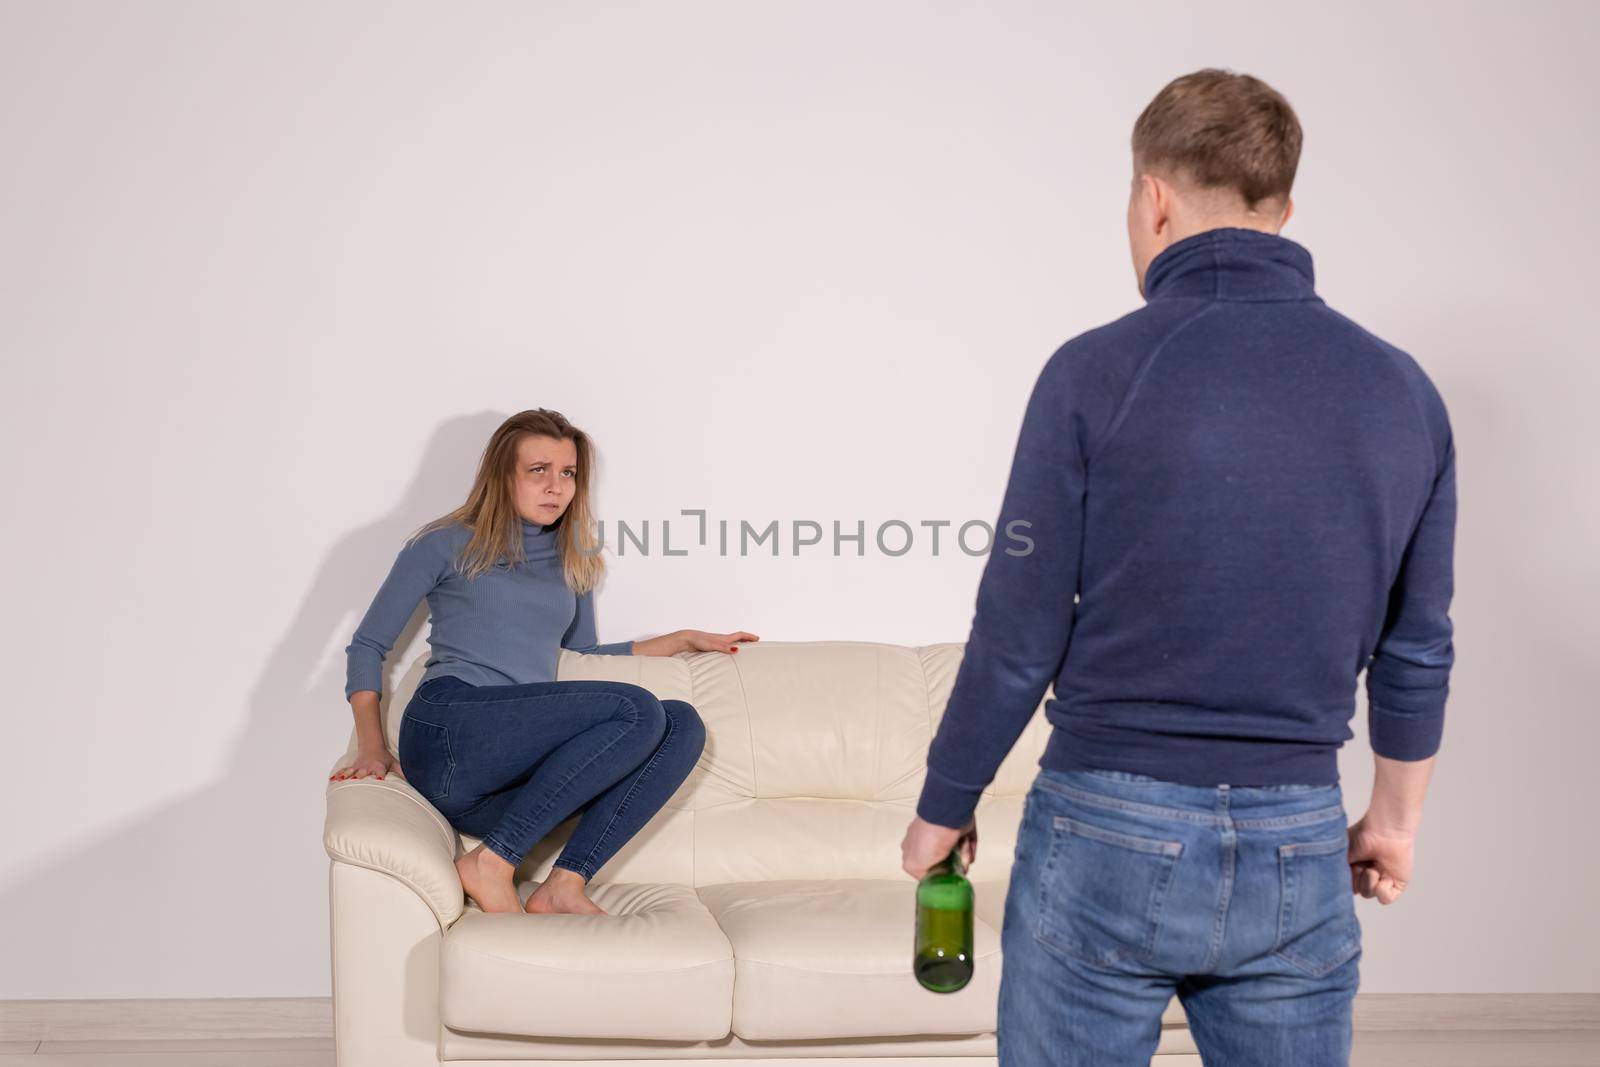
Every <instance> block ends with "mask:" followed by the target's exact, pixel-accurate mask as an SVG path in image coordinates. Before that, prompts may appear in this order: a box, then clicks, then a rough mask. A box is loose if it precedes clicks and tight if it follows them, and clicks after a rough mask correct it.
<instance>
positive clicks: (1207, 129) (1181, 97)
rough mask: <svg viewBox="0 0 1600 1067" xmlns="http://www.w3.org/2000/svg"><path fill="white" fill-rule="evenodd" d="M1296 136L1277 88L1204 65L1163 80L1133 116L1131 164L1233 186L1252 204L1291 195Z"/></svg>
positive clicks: (1142, 169)
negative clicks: (1165, 82)
mask: <svg viewBox="0 0 1600 1067" xmlns="http://www.w3.org/2000/svg"><path fill="white" fill-rule="evenodd" d="M1301 136H1302V135H1301V131H1300V120H1299V119H1298V118H1296V117H1295V113H1294V109H1293V108H1292V107H1290V106H1289V101H1287V100H1285V99H1284V97H1283V94H1282V93H1279V92H1278V91H1277V90H1276V89H1274V88H1272V86H1270V85H1268V84H1267V83H1266V82H1264V81H1262V80H1261V79H1259V78H1253V77H1251V76H1250V75H1248V74H1235V73H1234V72H1233V71H1231V70H1222V69H1219V68H1216V67H1207V68H1205V69H1204V70H1197V71H1195V72H1194V73H1193V74H1185V75H1183V76H1182V77H1179V78H1174V79H1173V80H1172V81H1170V82H1168V83H1167V85H1166V87H1165V88H1163V89H1162V90H1161V91H1160V92H1159V93H1157V94H1156V96H1155V99H1154V100H1152V101H1150V103H1149V105H1148V106H1146V107H1145V109H1144V111H1143V112H1142V113H1141V114H1140V115H1139V120H1138V121H1137V122H1135V123H1134V124H1133V159H1134V166H1135V168H1136V169H1137V171H1138V172H1140V173H1145V172H1155V173H1161V174H1163V176H1165V177H1169V178H1170V177H1176V178H1178V179H1180V180H1184V181H1187V182H1189V183H1192V184H1194V185H1197V186H1201V187H1210V188H1225V189H1232V190H1234V191H1236V192H1238V194H1239V195H1240V196H1242V197H1243V198H1244V202H1245V205H1246V206H1247V207H1249V208H1252V209H1253V208H1254V207H1255V206H1256V204H1258V203H1259V202H1261V201H1262V200H1266V199H1275V198H1279V197H1287V196H1288V195H1289V189H1290V187H1291V186H1293V185H1294V172H1295V169H1296V168H1297V167H1298V166H1299V165H1300V141H1301Z"/></svg>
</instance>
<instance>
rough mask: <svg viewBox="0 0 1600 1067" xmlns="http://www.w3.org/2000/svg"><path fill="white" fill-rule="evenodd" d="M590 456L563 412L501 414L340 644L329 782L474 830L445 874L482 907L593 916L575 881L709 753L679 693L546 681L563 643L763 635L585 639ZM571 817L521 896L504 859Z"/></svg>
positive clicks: (673, 650)
mask: <svg viewBox="0 0 1600 1067" xmlns="http://www.w3.org/2000/svg"><path fill="white" fill-rule="evenodd" d="M593 457H594V450H593V447H592V446H591V444H590V441H589V438H588V436H587V435H586V434H584V432H583V431H582V430H579V429H577V428H576V427H574V426H573V425H572V424H571V423H569V422H568V421H567V420H566V419H565V418H563V417H562V415H561V414H560V413H559V412H555V411H548V410H546V409H544V408H539V409H537V410H534V411H524V412H522V413H520V414H518V415H513V416H512V417H511V418H509V419H507V420H506V421H505V423H504V424H503V425H501V427H500V428H499V429H497V430H496V431H495V432H494V436H493V437H492V438H490V440H489V444H488V447H487V448H485V449H484V453H483V458H482V460H481V461H480V462H479V465H478V474H477V477H476V478H475V479H474V481H473V485H472V490H471V492H470V493H469V494H468V496H467V501H466V503H464V504H462V505H461V506H460V507H459V508H456V509H455V510H454V511H452V512H451V513H450V514H448V515H446V516H443V517H442V518H439V519H436V520H434V521H433V522H430V523H428V524H427V525H426V526H424V527H422V529H420V530H418V531H417V532H416V533H415V534H413V535H412V536H411V538H410V539H408V540H407V542H406V544H405V546H404V547H402V548H401V550H400V554H399V556H398V557H397V558H396V559H395V562H394V566H393V568H392V569H391V570H390V572H389V576H388V577H387V578H386V579H385V580H384V582H383V585H382V587H381V588H379V590H378V593H377V596H376V597H374V598H373V601H372V606H371V607H370V608H368V609H367V614H366V616H365V617H364V618H363V619H362V620H361V624H360V626H358V627H357V628H356V632H355V637H354V640H352V641H351V642H350V645H349V646H348V647H347V648H346V649H345V653H346V656H347V657H348V671H347V678H346V683H345V698H346V699H347V700H349V701H350V706H351V710H352V712H353V713H354V715H355V720H356V734H357V748H358V752H357V755H356V758H355V761H354V762H353V763H351V764H349V765H348V766H345V767H341V768H339V769H338V770H336V771H335V772H334V773H333V774H332V775H330V776H329V778H330V780H332V779H343V778H361V777H364V776H365V775H368V774H371V775H374V776H376V777H378V778H382V777H383V776H384V774H385V773H386V772H388V771H390V770H393V771H395V772H396V773H400V774H401V776H402V777H404V778H405V779H406V780H407V781H409V782H410V783H411V784H412V785H413V786H414V787H415V788H416V789H417V790H418V791H419V792H420V793H421V794H422V795H423V796H424V797H426V798H427V799H428V801H429V802H430V803H432V804H433V805H434V806H435V807H436V808H438V809H439V811H440V813H441V814H443V815H444V816H445V818H447V819H448V820H449V821H450V823H451V825H453V826H455V827H456V829H458V830H460V831H462V832H464V833H468V834H472V835H473V836H476V837H481V838H482V840H483V843H482V844H480V845H478V846H477V847H476V848H474V849H472V850H471V851H470V852H468V853H466V854H465V855H463V856H462V857H461V858H460V859H458V860H456V870H457V871H459V872H460V874H461V886H462V888H463V889H464V890H466V893H467V895H468V896H470V897H471V898H472V899H473V900H474V901H475V902H476V903H477V905H478V906H479V907H480V908H482V909H483V910H484V911H488V912H497V911H518V910H526V911H529V912H544V913H553V912H572V913H581V914H591V915H604V914H606V912H605V910H604V909H602V908H601V907H599V905H597V904H595V903H594V902H593V901H591V900H590V899H589V898H588V897H587V896H585V895H584V891H583V887H584V886H585V885H586V884H587V882H588V880H589V879H590V878H591V877H593V875H594V873H595V871H597V870H599V869H600V867H602V866H603V865H604V864H605V862H606V860H608V859H610V858H611V856H612V855H613V854H615V852H616V851H617V849H619V848H620V847H621V846H622V845H623V843H624V842H626V841H627V840H628V839H629V838H631V837H632V836H633V835H634V834H635V833H637V832H638V831H639V829H640V828H641V827H643V826H644V825H645V823H647V822H649V820H650V817H651V816H652V815H654V814H655V813H656V812H657V811H658V810H660V808H661V806H662V805H663V804H664V803H666V801H667V798H668V797H670V796H672V794H673V793H675V792H676V791H677V789H678V786H679V785H681V784H682V783H683V781H684V779H685V778H687V777H688V776H689V772H690V771H692V770H693V769H694V765H695V762H696V761H697V760H698V759H699V758H700V753H701V751H702V750H703V749H704V747H705V725H704V724H703V723H702V722H701V721H700V716H699V715H698V713H696V711H695V709H694V707H693V706H692V705H690V704H688V703H686V702H684V701H682V700H658V699H657V698H656V697H655V695H654V694H652V693H651V692H650V691H649V690H647V689H644V688H643V687H641V686H637V685H632V684H629V683H627V682H605V681H595V680H581V681H580V680H574V681H559V682H558V681H556V680H555V676H556V663H557V661H558V660H559V658H560V654H561V652H560V650H561V649H563V648H568V649H571V650H573V651H574V652H581V653H586V654H595V655H605V656H627V655H643V656H672V655H676V654H677V653H679V652H689V651H700V652H727V653H735V652H737V651H738V650H739V643H740V642H743V641H755V640H758V638H757V637H756V635H755V634H752V633H746V632H744V631H742V630H741V631H738V632H736V633H731V634H714V633H705V632H703V631H700V630H679V631H677V632H676V633H671V634H666V635H664V636H661V637H653V638H651V639H650V640H648V641H636V642H627V641H623V642H619V643H616V644H608V645H601V644H597V643H596V637H595V625H594V599H593V598H594V593H593V590H594V586H595V584H596V583H597V581H598V580H599V578H600V575H601V572H602V571H603V569H604V564H603V563H602V562H601V559H600V555H599V546H598V541H597V538H596V537H595V534H594V519H593V516H592V513H591V511H590V507H589V490H590V484H591V482H590V478H591V472H592V471H593ZM423 597H426V598H427V600H428V606H429V609H430V612H431V615H432V623H433V626H432V631H431V633H430V634H429V638H428V643H429V645H430V646H431V650H432V655H431V656H430V657H429V659H428V665H427V670H426V671H425V673H424V674H423V676H422V681H421V683H420V684H419V685H418V686H417V691H416V695H415V696H413V697H412V699H411V702H410V703H409V704H407V705H406V710H405V714H404V715H403V716H402V718H401V721H400V738H399V744H398V749H399V760H398V761H395V760H393V759H391V758H390V756H389V752H388V749H387V747H386V746H385V745H384V741H383V728H382V725H381V720H380V718H379V713H378V699H379V695H380V694H381V692H382V687H383V658H384V656H385V655H387V654H388V652H389V649H390V648H391V647H392V646H393V645H394V642H395V640H396V639H397V638H398V637H399V635H400V631H401V629H402V628H403V627H404V626H405V624H406V622H407V620H408V619H410V617H411V613H412V611H413V610H415V608H416V606H417V601H418V600H420V599H422V598H423ZM579 810H582V811H583V817H582V818H581V819H580V820H579V822H578V825H577V828H576V829H575V830H574V831H573V833H572V837H571V838H570V839H569V840H568V841H567V842H566V845H565V847H564V848H563V849H562V851H561V855H560V856H558V857H557V858H556V860H555V865H554V867H553V868H552V870H551V871H550V877H549V878H547V879H546V880H545V881H544V883H543V884H541V885H540V886H539V887H538V888H537V889H536V890H535V891H534V892H533V894H532V895H531V896H530V897H529V898H528V901H527V904H526V905H524V904H522V903H521V901H520V900H519V899H518V897H517V891H516V887H515V885H514V884H513V882H512V874H513V872H514V871H515V870H516V868H517V865H518V864H519V863H520V862H521V861H522V858H523V857H524V856H525V855H526V854H527V853H528V851H529V850H530V849H531V848H532V847H533V846H534V845H535V844H536V843H538V842H539V841H540V840H541V839H543V838H544V837H545V836H546V835H547V834H549V832H550V831H551V830H553V829H554V828H555V827H556V826H557V825H559V824H560V823H561V822H562V821H564V820H565V819H567V818H568V817H570V816H571V815H572V814H573V813H574V812H575V811H579Z"/></svg>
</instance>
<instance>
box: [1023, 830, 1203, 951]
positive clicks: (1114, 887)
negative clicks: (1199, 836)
mask: <svg viewBox="0 0 1600 1067" xmlns="http://www.w3.org/2000/svg"><path fill="white" fill-rule="evenodd" d="M1046 825H1047V827H1048V831H1049V848H1048V851H1047V852H1046V853H1045V859H1044V863H1043V864H1041V865H1040V868H1039V883H1038V893H1037V895H1036V900H1037V915H1036V918H1035V925H1034V936H1035V937H1036V938H1037V939H1038V940H1039V941H1041V942H1043V943H1044V944H1046V945H1048V946H1050V947H1051V948H1054V949H1056V950H1058V951H1060V952H1063V953H1065V954H1066V955H1068V956H1072V957H1075V958H1077V959H1079V960H1082V961H1084V962H1086V963H1091V964H1097V965H1102V966H1103V965H1105V964H1108V963H1112V962H1114V961H1116V960H1118V959H1121V958H1124V957H1129V958H1133V959H1144V960H1148V959H1149V958H1150V957H1151V955H1152V953H1153V952H1154V951H1155V944H1156V936H1157V935H1158V934H1159V933H1160V931H1161V910H1162V907H1163V905H1164V904H1165V903H1166V899H1167V894H1168V892H1169V891H1170V890H1171V888H1172V878H1173V873H1174V871H1175V870H1176V869H1177V865H1178V857H1179V856H1181V855H1182V854H1183V842H1181V841H1166V840H1161V839H1158V838H1153V837H1142V836H1138V835H1135V834H1129V833H1124V832H1123V831H1120V830H1113V829H1110V828H1108V827H1104V826H1097V825H1095V824H1093V823H1089V822H1085V821H1083V820H1082V819H1079V818H1076V817H1073V816H1070V815H1051V816H1050V818H1049V821H1048V823H1047V824H1046Z"/></svg>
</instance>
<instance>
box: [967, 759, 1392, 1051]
mask: <svg viewBox="0 0 1600 1067" xmlns="http://www.w3.org/2000/svg"><path fill="white" fill-rule="evenodd" d="M1348 848H1349V840H1348V823H1347V821H1346V817H1345V812H1344V803H1343V796H1342V794H1341V791H1340V788H1339V786H1338V785H1337V784H1334V785H1280V786H1249V787H1247V786H1228V785H1219V786H1195V785H1182V784H1178V783H1173V782H1166V781H1161V780H1158V779H1155V778H1151V777H1149V776H1148V775H1142V774H1132V773H1129V772H1125V771H1109V770H1088V771H1056V770H1051V769H1048V768H1042V769H1041V770H1040V772H1039V774H1038V775H1037V777H1036V778H1035V779H1034V783H1033V788H1032V789H1031V790H1029V792H1028V796H1027V798H1026V802H1025V804H1024V807H1023V814H1022V822H1021V825H1020V828H1019V830H1018V834H1017V850H1016V855H1015V859H1014V862H1013V866H1012V873H1011V886H1010V890H1009V892H1008V893H1007V896H1006V907H1005V925H1004V930H1003V933H1002V937H1001V949H1002V953H1003V960H1004V963H1003V967H1002V972H1001V980H1000V1013H999V1031H998V1041H999V1059H1000V1065H1001V1067H1080V1065H1081V1067H1090V1065H1092V1067H1133V1065H1135V1064H1137V1065H1138V1067H1146V1065H1147V1064H1149V1062H1150V1057H1151V1056H1152V1054H1153V1053H1154V1052H1155V1049H1156V1042H1157V1041H1158V1039H1159V1038H1160V1033H1161V1015H1162V1013H1163V1011H1165V1009H1166V1007H1167V1005H1168V1003H1170V1001H1171V999H1172V997H1173V995H1174V994H1176V995H1177V997H1178V999H1179V1001H1180V1002H1181V1003H1182V1004H1183V1007H1184V1010H1185V1013H1186V1014H1187V1015H1188V1019H1189V1030H1190V1033H1191V1035H1192V1036H1193V1038H1194V1041H1195V1044H1196V1045H1197V1046H1198V1048H1199V1050H1200V1055H1201V1059H1202V1060H1203V1061H1204V1062H1205V1063H1206V1064H1207V1065H1208V1067H1211V1065H1216V1067H1346V1065H1347V1064H1348V1063H1349V1058H1350V1036H1351V1004H1352V1001H1353V999H1354V997H1355V992H1356V986H1357V984H1358V982H1359V975H1358V971H1359V963H1358V961H1359V960H1360V957H1361V924H1360V922H1359V921H1358V920H1357V918H1356V912H1355V899H1354V894H1353V891H1352V888H1351V880H1350V866H1349V863H1348V862H1347V860H1346V855H1347V852H1348Z"/></svg>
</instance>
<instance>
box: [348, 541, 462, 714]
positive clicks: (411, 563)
mask: <svg viewBox="0 0 1600 1067" xmlns="http://www.w3.org/2000/svg"><path fill="white" fill-rule="evenodd" d="M443 544H444V542H443V540H442V539H441V538H439V537H437V536H430V535H428V534H425V535H423V536H422V537H419V538H417V539H416V540H415V541H412V542H410V543H409V544H406V545H405V546H404V547H402V548H401V549H400V552H399V554H398V555H397V556H395V561H394V563H393V565H392V566H391V567H390V568H389V576H388V577H387V578H385V579H384V580H383V584H382V585H381V586H379V587H378V592H377V595H376V596H374V597H373V598H372V604H371V605H370V606H369V607H368V608H367V613H366V615H365V616H364V617H363V618H362V620H361V625H359V626H357V627H356V632H355V637H354V639H353V640H351V642H350V644H349V645H347V646H346V647H345V650H344V652H345V661H346V665H345V685H344V698H345V699H346V700H349V699H350V697H351V696H353V695H354V694H355V693H357V692H360V691H361V690H363V689H370V690H372V691H373V692H375V693H377V694H379V695H380V696H381V695H382V694H383V660H384V657H385V656H387V655H388V654H389V650H390V649H391V648H393V647H394V643H395V641H396V639H398V638H399V636H400V631H401V630H402V629H404V628H405V624H406V623H407V621H409V620H410V618H411V613H412V612H413V611H415V610H416V608H417V604H418V603H419V602H421V600H422V598H423V597H425V596H427V595H428V594H429V593H430V592H432V590H433V587H434V586H436V585H438V584H439V582H440V581H441V580H442V579H443V578H444V576H445V573H446V568H447V567H448V565H449V563H450V561H449V559H448V558H447V555H446V553H445V552H444V550H443Z"/></svg>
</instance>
